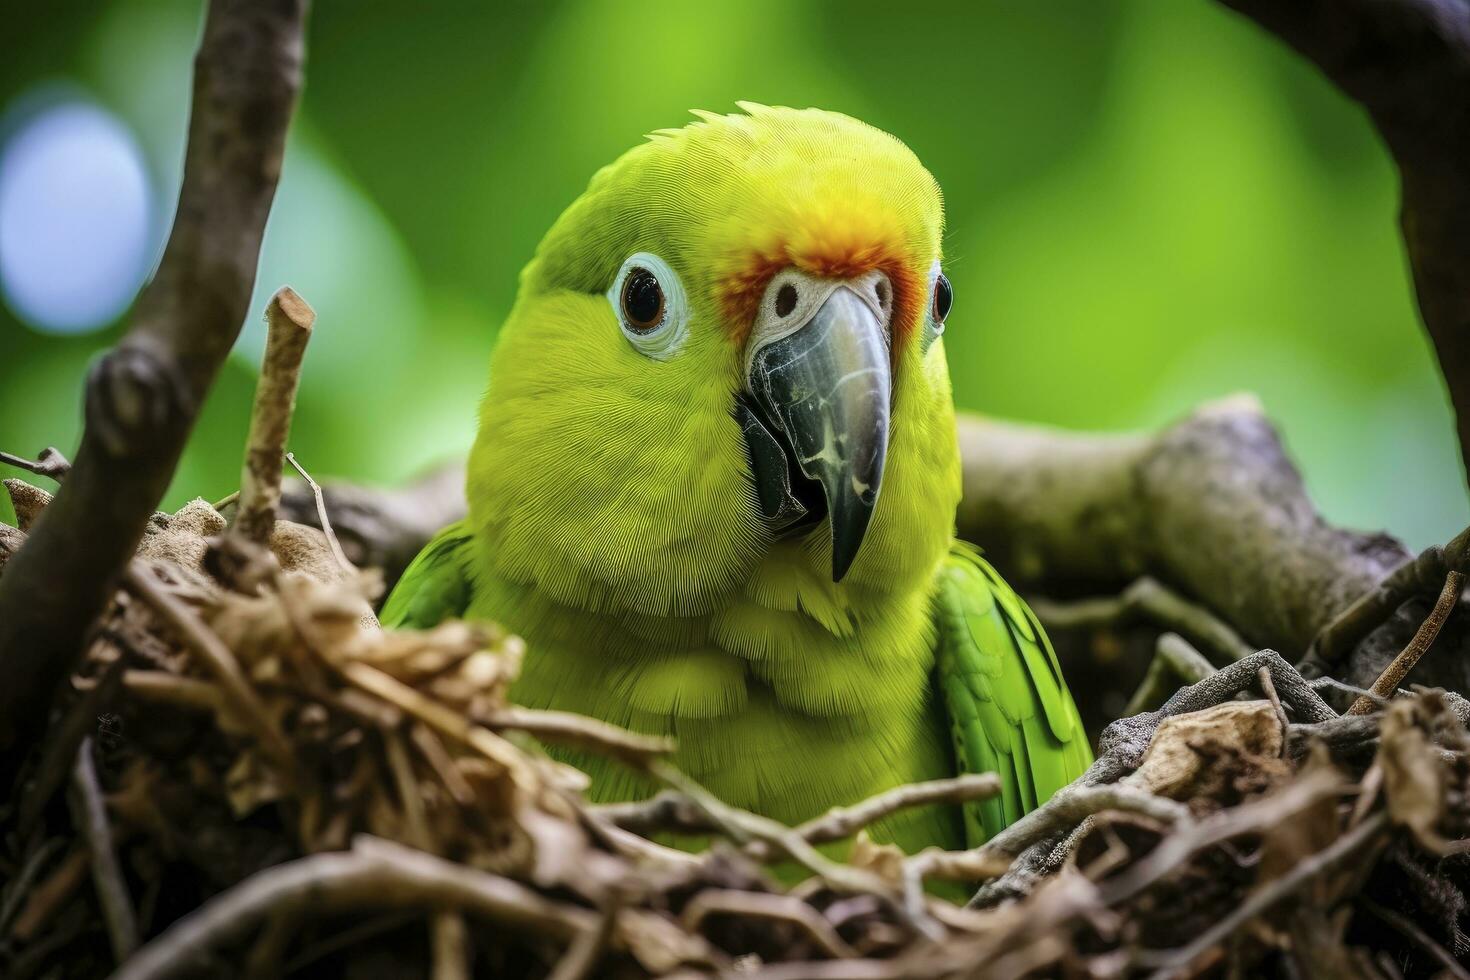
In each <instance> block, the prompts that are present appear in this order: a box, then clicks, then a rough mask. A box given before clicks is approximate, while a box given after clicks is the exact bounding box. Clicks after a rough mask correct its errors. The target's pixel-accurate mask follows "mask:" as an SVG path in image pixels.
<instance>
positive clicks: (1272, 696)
mask: <svg viewBox="0 0 1470 980" xmlns="http://www.w3.org/2000/svg"><path fill="white" fill-rule="evenodd" d="M1256 676H1257V677H1259V678H1260V681H1259V683H1260V685H1261V691H1262V692H1263V693H1264V694H1265V695H1266V700H1267V701H1270V702H1271V710H1272V711H1273V712H1274V713H1275V715H1276V724H1278V725H1280V726H1281V754H1282V755H1285V754H1286V740H1287V735H1289V734H1290V732H1291V721H1290V719H1288V718H1287V717H1286V709H1285V708H1283V707H1282V706H1281V698H1280V697H1279V696H1278V695H1277V694H1276V685H1275V684H1274V683H1273V682H1272V680H1271V672H1270V671H1269V670H1267V669H1266V668H1265V667H1262V668H1261V669H1260V670H1258V671H1256Z"/></svg>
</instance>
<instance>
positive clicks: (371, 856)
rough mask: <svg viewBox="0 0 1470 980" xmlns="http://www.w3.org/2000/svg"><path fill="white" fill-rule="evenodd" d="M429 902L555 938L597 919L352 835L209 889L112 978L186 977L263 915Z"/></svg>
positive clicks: (496, 879) (494, 879) (485, 876)
mask: <svg viewBox="0 0 1470 980" xmlns="http://www.w3.org/2000/svg"><path fill="white" fill-rule="evenodd" d="M437 908H459V909H463V910H464V911H466V912H468V913H470V914H472V915H476V916H479V917H481V918H485V919H489V920H491V921H494V922H498V923H500V924H501V925H504V926H508V927H521V928H524V929H528V930H530V931H532V932H536V933H540V934H543V935H550V936H554V937H559V938H564V939H565V938H571V937H572V936H575V935H578V934H580V933H582V932H584V931H588V930H592V929H594V928H596V924H597V923H596V914H595V913H593V912H590V911H588V910H587V909H583V908H579V907H577V906H574V905H568V904H566V903H563V902H556V901H552V900H550V899H547V898H544V897H543V896H541V895H540V894H538V893H536V892H534V891H532V890H531V889H529V888H526V887H525V886H524V885H521V884H518V883H516V882H514V881H511V880H510V879H509V878H502V877H500V876H499V875H494V874H490V873H489V872H485V871H478V870H476V869H473V868H468V867H465V866H464V865H458V864H454V863H452V862H449V861H445V860H443V859H442V858H436V857H434V856H433V855H430V854H425V853H424V852H422V851H417V850H414V849H413V848H410V847H404V846H403V845H401V844H393V843H390V842H389V841H385V840H381V839H378V838H372V837H358V838H357V839H355V840H354V841H353V844H352V850H351V851H346V852H343V851H329V852H326V853H322V854H313V855H311V856H310V857H304V858H299V859H297V860H295V861H289V862H287V863H285V864H278V865H276V866H274V867H271V868H267V869H266V870H264V871H259V872H256V873H255V874H254V875H251V876H250V877H249V878H246V879H245V880H244V881H242V882H240V883H239V884H238V885H236V886H234V887H233V888H231V889H229V890H228V891H226V892H223V893H221V894H219V895H216V896H215V897H214V898H212V899H210V900H209V901H207V902H205V903H204V904H203V905H202V906H200V907H199V908H198V909H196V910H195V911H193V912H191V913H189V914H188V915H186V916H185V917H184V918H182V919H180V920H179V921H178V922H175V923H174V924H173V925H172V926H170V927H169V928H168V929H167V930H166V931H165V932H164V933H163V934H162V935H160V936H159V937H158V938H156V939H154V940H153V941H152V942H150V943H149V944H148V945H146V946H144V947H143V948H142V949H141V950H139V951H138V952H137V954H136V955H134V956H133V957H132V959H130V960H128V961H127V962H126V963H124V964H123V966H122V968H121V969H119V970H118V971H117V972H116V973H115V974H113V980H164V978H166V977H182V976H192V975H193V974H194V972H195V971H196V970H197V969H198V967H199V965H200V961H201V959H202V957H203V956H205V955H206V954H207V953H208V951H209V950H211V949H212V948H216V947H218V946H220V945H222V944H224V943H226V942H230V941H233V940H239V939H242V938H244V937H245V936H247V935H249V933H250V931H251V930H252V929H253V928H255V926H256V925H257V924H258V923H259V922H260V921H261V920H262V919H263V918H264V917H265V916H267V915H288V916H309V915H331V914H334V913H339V912H347V911H361V910H367V909H437Z"/></svg>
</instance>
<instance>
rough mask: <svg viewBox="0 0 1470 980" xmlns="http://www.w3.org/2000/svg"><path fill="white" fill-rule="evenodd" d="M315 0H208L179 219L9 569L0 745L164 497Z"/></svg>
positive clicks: (206, 381) (267, 198) (46, 688)
mask: <svg viewBox="0 0 1470 980" xmlns="http://www.w3.org/2000/svg"><path fill="white" fill-rule="evenodd" d="M305 14H306V0H278V2H273V3H258V2H256V0H212V2H211V3H210V4H209V9H208V13H207V14H206V16H205V21H204V31H203V36H202V39H201V40H200V44H199V51H198V54H197V55H196V57H195V59H194V92H193V99H192V102H191V106H192V109H191V114H190V121H189V139H188V147H187V150H186V153H185V159H184V175H183V182H182V186H181V189H180V192H179V204H178V207H177V208H176V209H175V212H174V215H175V216H174V224H173V229H172V231H171V232H170V235H169V240H168V245H167V247H166V249H165V250H164V255H163V259H162V261H161V262H160V264H159V267H158V271H157V273H156V274H155V275H154V276H153V278H152V280H151V281H150V282H149V284H148V285H147V287H145V288H144V290H143V292H142V294H141V295H140V296H139V297H138V302H137V304H136V306H135V308H134V310H135V312H134V316H133V323H132V327H131V328H130V329H129V331H128V333H127V334H126V335H125V336H124V337H123V340H122V341H121V343H119V344H118V346H117V347H116V348H114V349H113V350H112V351H110V352H109V353H108V354H106V355H105V356H103V357H102V359H101V360H99V361H98V362H96V364H95V365H94V367H93V368H92V371H91V373H90V375H89V377H88V380H87V394H86V412H85V414H86V424H85V427H84V429H83V434H82V441H81V446H80V448H79V449H78V450H77V454H76V460H75V462H74V463H73V465H72V468H71V470H70V472H69V473H67V476H66V479H65V480H64V481H62V483H61V487H60V489H59V490H58V492H57V494H56V499H55V500H54V501H52V503H51V505H50V506H48V507H47V508H46V509H45V511H43V512H42V514H41V516H40V518H39V519H38V520H37V521H36V525H35V527H34V528H32V529H31V532H30V535H29V536H28V537H27V539H26V541H25V543H24V544H23V545H22V546H21V548H20V550H19V551H17V552H16V553H15V554H14V555H13V556H11V557H10V558H9V559H8V560H7V562H6V574H5V575H4V577H3V578H0V759H7V760H9V759H16V758H17V757H18V756H20V755H21V753H14V752H11V751H9V750H11V749H12V748H14V747H15V746H16V745H17V744H20V745H22V746H24V745H28V744H29V742H30V740H31V739H32V738H33V737H34V735H35V733H36V730H37V729H38V728H39V727H40V726H41V725H42V723H43V721H44V718H45V711H46V708H47V706H48V705H49V704H50V703H51V697H50V695H51V693H52V691H54V690H55V688H56V686H57V684H58V683H59V682H60V680H61V678H62V677H64V676H65V675H66V673H67V672H68V671H69V670H70V669H71V668H72V666H73V665H74V664H75V663H76V662H77V660H78V658H79V657H80V656H81V653H82V649H83V639H84V637H85V636H86V634H87V632H88V630H90V629H91V628H92V626H93V624H94V623H95V622H96V621H97V618H98V616H99V615H100V614H101V613H102V611H103V609H104V608H105V607H106V605H107V603H108V601H109V600H110V599H111V597H112V594H113V590H114V588H115V584H116V580H117V577H118V576H119V574H120V573H121V572H122V570H123V568H124V566H125V565H126V564H127V563H128V561H129V560H130V559H131V558H132V557H133V554H134V553H135V552H136V550H137V547H138V542H139V540H140V539H141V538H142V535H143V529H144V527H145V526H146V524H147V522H148V519H149V518H150V517H151V516H152V515H153V513H154V510H155V509H156V508H157V506H158V504H159V501H160V500H162V499H163V495H164V492H165V491H166V490H167V488H168V485H169V482H170V481H171V480H172V478H173V475H174V470H175V468H176V466H177V463H178V459H179V456H180V453H181V452H182V451H183V448H184V444H185V442H186V441H187V439H188V437H189V433H190V431H191V430H192V428H193V425H194V421H195V419H196V418H197V416H198V412H199V407H200V405H202V404H203V402H204V399H205V396H206V394H207V393H208V392H209V389H210V387H211V386H212V384H213V382H214V378H215V375H216V373H217V372H218V371H219V368H220V365H221V364H223V363H224V360H225V357H226V356H227V355H228V353H229V350H230V348H231V347H232V346H233V345H234V342H235V338H236V336H237V335H238V334H239V332H240V325H241V324H242V323H243V322H244V320H245V314H246V310H247V308H248V306H249V302H250V292H251V288H252V287H253V285H254V282H255V269H256V266H257V264H258V261H259V257H260V242H261V236H262V233H263V231H264V229H265V222H266V217H267V215H268V214H269V213H270V206H271V201H272V198H273V197H274V195H275V189H276V181H277V179H278V178H279V176H280V171H281V160H282V156H283V151H284V148H285V142H286V130H287V127H288V125H289V123H290V120H291V115H292V112H293V109H294V107H295V104H296V95H297V92H298V91H299V90H300V87H301V65H302V59H303V48H304V44H303V28H304V21H305Z"/></svg>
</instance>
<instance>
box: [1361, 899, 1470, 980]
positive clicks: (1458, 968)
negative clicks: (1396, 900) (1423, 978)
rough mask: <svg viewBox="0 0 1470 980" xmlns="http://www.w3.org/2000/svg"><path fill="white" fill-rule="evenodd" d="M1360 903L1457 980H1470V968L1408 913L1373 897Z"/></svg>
mask: <svg viewBox="0 0 1470 980" xmlns="http://www.w3.org/2000/svg"><path fill="white" fill-rule="evenodd" d="M1358 904H1359V905H1361V906H1362V907H1363V908H1365V909H1367V910H1368V911H1369V912H1372V913H1373V914H1374V915H1375V916H1377V917H1378V918H1380V919H1382V920H1383V921H1384V922H1386V923H1388V924H1389V925H1390V926H1392V927H1393V928H1394V929H1397V930H1398V931H1399V933H1400V934H1402V935H1403V937H1404V938H1405V939H1408V940H1409V941H1410V942H1412V943H1414V944H1416V945H1417V946H1419V947H1420V948H1421V949H1423V950H1424V952H1426V953H1428V954H1429V955H1430V956H1432V957H1433V958H1434V960H1435V962H1437V963H1438V964H1439V965H1440V966H1442V967H1444V969H1445V972H1446V973H1448V974H1449V975H1450V976H1452V977H1454V978H1455V980H1470V970H1467V969H1465V967H1464V966H1463V965H1462V964H1461V963H1460V961H1459V960H1457V959H1455V957H1454V954H1453V953H1451V952H1450V951H1449V950H1447V949H1445V948H1444V947H1443V946H1441V945H1440V944H1439V943H1438V942H1436V941H1435V939H1434V937H1433V936H1431V935H1429V933H1427V932H1425V931H1424V930H1423V929H1420V928H1419V926H1418V925H1416V924H1415V922H1414V920H1413V919H1411V918H1409V917H1408V916H1407V915H1403V914H1401V913H1399V912H1395V911H1394V910H1393V909H1391V908H1387V907H1386V906H1383V905H1379V904H1378V903H1377V902H1375V901H1373V899H1371V898H1363V897H1360V898H1359V899H1358Z"/></svg>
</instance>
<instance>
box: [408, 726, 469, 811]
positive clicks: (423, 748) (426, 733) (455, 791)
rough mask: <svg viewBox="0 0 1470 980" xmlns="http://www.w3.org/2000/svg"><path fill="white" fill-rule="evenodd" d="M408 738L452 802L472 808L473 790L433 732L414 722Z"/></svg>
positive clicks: (427, 727)
mask: <svg viewBox="0 0 1470 980" xmlns="http://www.w3.org/2000/svg"><path fill="white" fill-rule="evenodd" d="M409 738H411V739H412V740H413V744H414V746H415V747H416V748H417V749H418V750H419V753H420V754H421V755H422V756H423V757H424V759H425V761H427V762H428V763H429V767H430V768H431V769H433V770H434V772H435V774H436V775H438V777H439V781H440V782H441V783H443V784H444V789H445V790H446V791H447V792H448V793H449V795H450V797H451V798H453V800H454V802H455V803H458V804H459V805H460V806H464V807H469V806H474V805H475V790H474V788H473V787H472V786H470V784H469V780H467V779H465V778H464V774H463V773H461V772H460V771H459V768H458V767H457V766H456V765H455V764H454V759H453V758H451V757H450V755H449V753H448V751H446V750H445V748H444V743H443V742H441V741H439V736H437V735H435V734H434V730H433V729H431V728H430V727H429V726H427V725H425V724H423V723H422V722H416V723H415V724H414V725H412V726H411V727H410V728H409Z"/></svg>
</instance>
